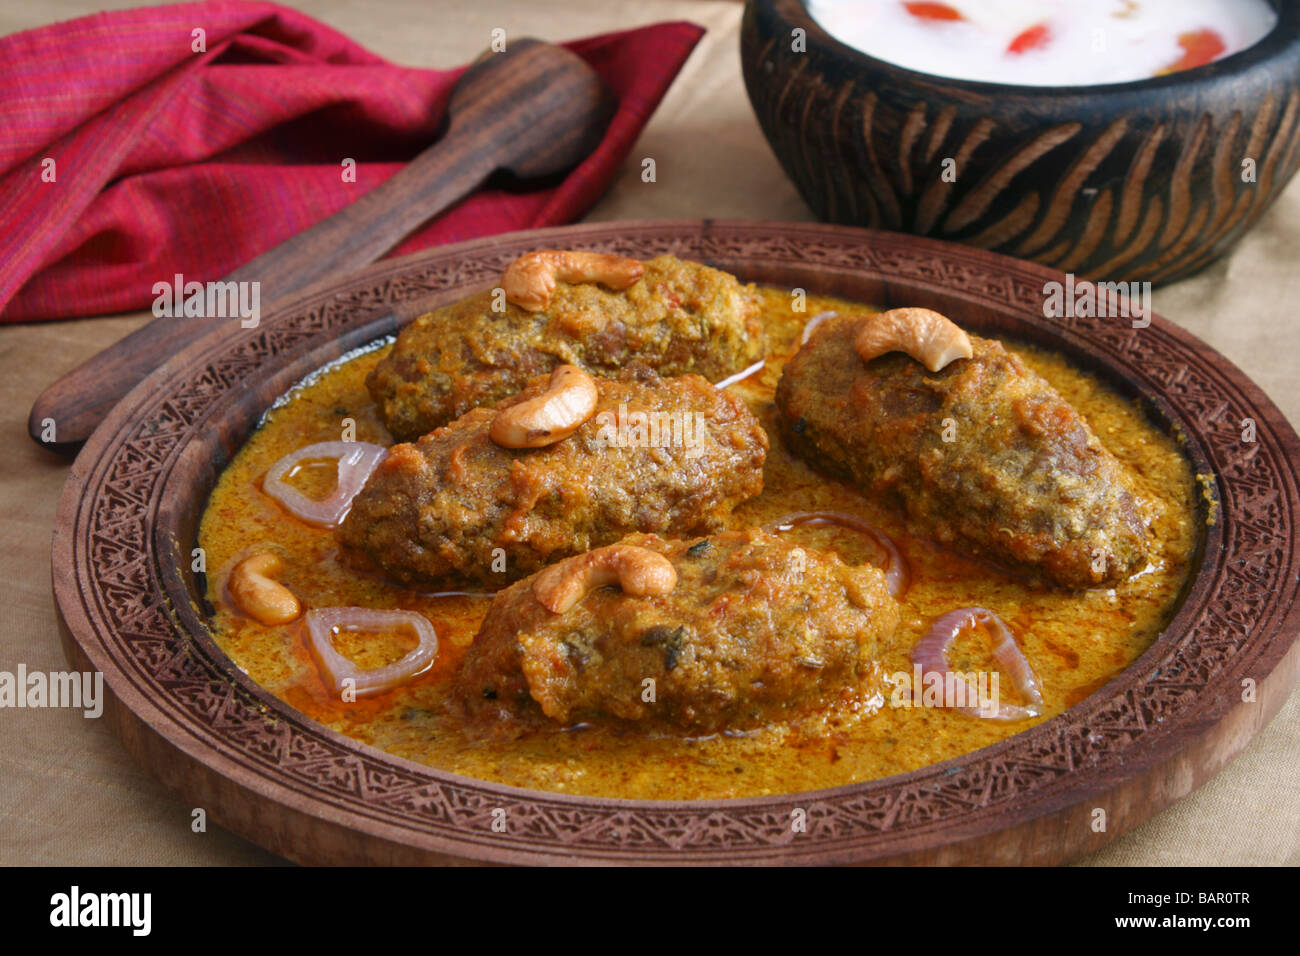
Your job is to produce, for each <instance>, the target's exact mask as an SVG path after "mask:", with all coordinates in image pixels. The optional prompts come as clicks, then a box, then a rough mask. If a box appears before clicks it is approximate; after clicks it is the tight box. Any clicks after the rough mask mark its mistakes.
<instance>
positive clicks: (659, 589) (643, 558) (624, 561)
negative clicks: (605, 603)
mask: <svg viewBox="0 0 1300 956" xmlns="http://www.w3.org/2000/svg"><path fill="white" fill-rule="evenodd" d="M608 584H617V585H618V586H619V587H621V588H622V589H623V590H624V592H626V593H627V594H632V595H635V596H637V597H645V596H648V595H651V594H667V593H668V592H669V591H671V590H672V589H673V588H674V587H676V586H677V569H676V568H674V567H673V564H672V562H671V561H669V560H668V559H667V558H666V557H664V556H663V555H662V554H660V553H659V552H657V551H651V550H650V549H649V548H642V547H640V546H639V545H635V544H611V545H607V546H606V547H603V548H597V549H596V550H594V551H588V552H587V553H586V554H579V555H575V556H574V557H572V558H566V559H565V560H563V561H561V562H559V563H558V564H553V565H551V566H550V567H549V568H547V569H546V570H545V571H543V572H542V573H541V574H539V575H537V577H536V578H535V579H534V580H533V596H534V597H536V598H537V603H539V604H540V605H542V607H544V608H546V610H548V611H550V612H551V613H552V614H563V613H564V612H565V611H567V610H568V609H569V608H571V607H573V605H575V604H577V603H578V602H579V601H581V600H582V598H583V597H584V596H585V595H586V594H587V592H588V591H590V590H592V589H593V588H600V587H605V586H606V585H608Z"/></svg>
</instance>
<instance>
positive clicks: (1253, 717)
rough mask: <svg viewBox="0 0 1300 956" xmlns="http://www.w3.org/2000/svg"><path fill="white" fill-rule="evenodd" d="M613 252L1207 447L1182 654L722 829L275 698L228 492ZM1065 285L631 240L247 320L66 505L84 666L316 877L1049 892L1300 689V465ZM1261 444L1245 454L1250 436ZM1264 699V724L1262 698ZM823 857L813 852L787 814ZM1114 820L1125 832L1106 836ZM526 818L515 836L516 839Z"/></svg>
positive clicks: (215, 798) (528, 242)
mask: <svg viewBox="0 0 1300 956" xmlns="http://www.w3.org/2000/svg"><path fill="white" fill-rule="evenodd" d="M546 247H553V248H554V247H559V248H564V247H576V248H593V249H600V250H604V251H610V252H618V253H621V254H624V255H632V256H637V257H640V258H644V257H649V256H652V255H657V254H660V253H674V254H676V255H678V256H682V257H686V258H692V259H699V260H703V261H705V262H708V263H712V264H714V265H717V266H720V267H722V268H725V269H728V270H731V271H734V272H736V273H737V274H739V275H741V276H742V277H745V278H747V279H752V280H756V281H765V282H770V283H774V284H779V285H782V286H801V287H803V288H805V289H808V290H809V291H815V292H821V293H828V294H835V295H842V296H848V297H850V298H856V299H860V300H864V301H870V302H875V303H879V304H881V305H886V306H888V305H899V304H909V305H920V306H929V307H932V308H936V309H941V310H943V311H944V312H946V313H948V314H949V315H951V316H952V317H953V318H954V319H956V320H957V321H958V322H959V323H961V324H963V325H966V326H969V327H970V328H972V329H975V330H978V331H980V332H982V333H985V334H996V335H1011V336H1015V337H1018V338H1020V339H1022V340H1029V341H1032V342H1036V343H1040V344H1042V345H1044V346H1047V347H1049V348H1053V349H1057V350H1059V351H1061V352H1063V353H1065V354H1067V355H1069V356H1071V357H1072V358H1073V359H1074V360H1075V361H1077V362H1079V363H1080V364H1082V365H1084V366H1086V367H1088V368H1089V369H1092V370H1093V371H1095V372H1096V373H1097V374H1099V375H1101V376H1102V377H1104V378H1105V379H1107V380H1108V381H1110V382H1112V383H1114V384H1115V386H1116V387H1117V388H1119V389H1120V390H1121V391H1122V392H1123V393H1125V394H1126V395H1129V396H1132V397H1133V398H1135V399H1137V400H1139V401H1141V402H1142V403H1143V404H1144V405H1145V406H1146V408H1147V409H1148V411H1149V413H1150V414H1151V416H1152V417H1153V418H1154V420H1155V421H1157V422H1158V423H1160V425H1161V426H1162V427H1164V428H1167V429H1171V430H1174V431H1175V432H1177V433H1179V434H1181V435H1184V436H1186V449H1187V454H1188V455H1189V456H1190V458H1191V460H1192V462H1193V463H1194V465H1195V466H1196V469H1197V471H1198V472H1200V473H1202V474H1205V475H1210V476H1212V478H1211V480H1210V482H1209V484H1208V486H1207V496H1206V500H1205V501H1204V502H1202V511H1203V514H1202V516H1201V517H1202V521H1203V535H1202V542H1201V548H1200V558H1199V562H1198V566H1197V568H1196V571H1195V573H1194V578H1193V579H1192V581H1191V583H1190V585H1189V586H1188V588H1187V591H1186V594H1185V596H1184V598H1183V600H1182V604H1181V607H1180V608H1179V609H1178V611H1177V613H1176V616H1175V617H1174V618H1173V620H1172V621H1171V623H1170V625H1169V627H1168V628H1167V629H1166V630H1165V632H1164V633H1163V634H1162V635H1161V636H1160V638H1159V639H1158V640H1157V641H1156V642H1155V643H1154V645H1153V646H1152V647H1151V648H1150V649H1149V650H1148V651H1147V652H1146V653H1145V654H1144V655H1143V656H1142V657H1141V658H1140V659H1139V660H1138V661H1136V662H1135V663H1134V664H1133V666H1132V667H1130V668H1129V669H1128V670H1126V671H1125V672H1123V673H1122V674H1121V675H1120V676H1119V677H1117V678H1116V679H1115V680H1113V681H1112V682H1111V683H1109V684H1108V685H1106V686H1105V687H1104V688H1103V689H1101V690H1100V691H1098V692H1097V693H1095V694H1094V695H1093V696H1091V697H1089V698H1087V699H1086V700H1084V701H1082V702H1081V703H1079V704H1078V705H1076V706H1075V707H1073V708H1072V709H1071V710H1069V711H1068V712H1067V713H1065V714H1063V715H1061V716H1059V717H1057V718H1056V719H1054V720H1051V721H1048V722H1046V723H1043V724H1041V725H1039V726H1037V727H1034V728H1032V729H1031V730H1028V731H1026V732H1024V733H1021V734H1019V735H1017V736H1015V737H1011V738H1009V739H1007V740H1005V741H1003V742H1001V743H999V744H997V745H995V746H992V747H989V748H986V749H984V750H980V751H977V752H975V753H970V754H967V755H965V756H962V757H957V758H955V759H952V760H948V761H945V762H943V763H940V764H937V765H934V766H930V767H926V768H924V769H921V770H917V771H915V772H912V773H907V774H903V775H900V776H896V777H890V778H888V779H884V780H876V781H872V782H869V783H862V784H857V785H853V786H847V787H840V788H837V789H832V790H824V791H820V792H816V793H800V794H791V795H785V796H773V797H767V798H762V799H739V800H726V801H713V802H662V803H655V802H629V801H619V800H602V799H593V798H587V797H574V796H562V795H557V794H552V793H541V792H532V791H526V790H519V789H513V788H510V787H504V786H500V785H497V784H491V783H484V782H481V781H477V780H471V779H467V778H464V777H457V776H454V775H451V774H448V773H444V772H441V771H438V770H434V769H432V768H429V767H425V766H422V765H419V764H415V763H411V762H408V761H406V760H402V759H400V758H397V757H394V756H391V755H388V754H385V753H382V752H380V751H378V750H374V749H371V748H369V747H367V746H365V745H363V744H361V743H358V742H357V741H354V740H351V739H348V738H346V737H343V736H340V735H339V734H337V733H335V732H333V731H331V730H328V729H326V728H325V727H323V726H321V725H319V724H317V723H315V722H314V721H311V720H309V719H307V718H306V717H304V716H303V715H302V714H300V713H299V712H297V711H295V710H294V709H293V708H291V707H289V706H288V705H286V704H285V703H283V702H281V701H279V700H277V699H276V698H275V697H273V696H272V695H271V694H269V693H267V692H266V691H264V690H262V689H261V688H260V687H258V686H256V685H255V684H253V683H252V682H251V681H249V679H248V678H247V676H246V675H244V673H243V672H242V671H240V670H239V668H237V667H236V666H235V665H234V664H233V663H232V662H231V660H230V659H229V658H228V657H226V655H225V654H223V653H222V652H221V651H220V650H219V649H218V647H217V646H216V644H215V643H214V642H213V640H212V638H211V636H210V634H209V631H208V627H207V624H206V622H205V618H204V613H203V611H202V604H201V601H200V597H201V589H200V585H201V582H197V581H196V580H195V578H194V575H193V574H191V573H190V549H191V548H192V547H193V546H194V544H195V531H196V527H197V524H198V520H199V516H200V515H201V513H202V510H203V507H204V504H205V502H206V499H207V496H208V493H209V491H210V489H211V488H212V486H213V483H214V481H215V479H216V477H217V475H218V474H219V472H220V471H221V469H222V468H223V467H224V466H225V464H226V463H227V462H228V461H229V460H230V458H231V456H232V455H233V454H234V453H235V452H236V450H237V449H238V448H239V447H240V445H241V444H242V443H243V442H244V440H245V439H246V438H247V437H248V435H249V434H250V433H251V431H252V430H253V429H254V428H255V427H256V425H257V422H258V418H259V416H260V415H261V414H262V412H263V410H264V409H265V408H266V407H267V406H268V405H269V404H270V403H271V402H272V401H273V400H274V399H275V398H276V397H277V396H279V395H280V394H282V393H283V392H284V391H285V390H286V389H287V388H289V387H290V386H291V385H292V384H293V383H294V382H296V381H297V380H299V379H300V378H302V377H303V376H304V375H306V374H307V373H308V372H311V371H312V370H314V369H316V368H318V367H319V366H321V365H322V364H324V363H325V362H327V361H329V360H331V359H333V358H334V357H336V356H338V355H340V354H342V353H343V352H345V351H346V350H348V349H350V348H353V347H355V346H356V345H358V344H361V343H363V342H366V341H369V340H371V339H373V338H375V337H377V336H379V335H383V334H386V333H388V332H390V331H391V330H392V329H393V327H394V325H395V320H394V319H393V318H392V317H391V316H386V315H385V313H386V312H387V310H389V309H393V308H398V309H405V310H407V311H408V312H409V311H410V310H411V309H412V308H413V305H414V304H415V303H420V304H422V305H424V306H426V307H427V306H430V305H433V304H435V303H440V302H446V301H450V300H452V299H455V298H458V297H461V296H464V295H466V294H469V293H470V292H473V291H477V290H480V289H483V288H487V287H489V286H490V285H491V284H493V283H495V282H496V281H498V279H499V276H500V274H501V271H502V270H503V269H504V267H505V266H506V264H507V263H509V262H510V261H511V260H513V259H514V258H515V257H516V256H518V255H519V254H520V253H522V252H525V251H528V250H531V249H535V248H546ZM1052 278H1054V274H1053V273H1051V272H1049V271H1048V270H1046V269H1044V268H1042V267H1040V266H1036V265H1033V264H1031V263H1024V262H1018V261H1015V260H1011V259H1006V258H1003V257H1000V256H996V255H993V254H992V253H988V252H984V251H981V250H977V249H971V248H968V247H964V246H957V245H952V244H948V243H942V242H937V241H934V240H929V239H919V238H914V237H909V236H900V235H897V234H891V233H881V232H866V231H862V230H857V229H849V228H844V227H836V226H823V225H784V224H764V223H714V222H708V221H705V222H667V223H609V224H599V225H590V226H575V227H568V228H562V229H547V230H540V231H537V232H530V233H516V234H513V235H509V236H502V237H498V238H493V239H484V240H477V241H474V242H470V243H465V244H461V245H457V246H448V247H444V248H440V249H434V250H430V251H427V252H423V253H419V254H417V255H415V256H411V257H407V258H404V259H398V260H391V261H386V262H383V263H380V264H379V265H377V266H374V267H371V268H370V269H368V270H366V271H365V272H363V273H361V274H358V275H354V276H350V277H346V278H343V279H340V280H339V281H337V282H335V283H333V284H331V285H328V286H317V287H315V288H313V289H310V290H308V291H306V292H304V293H302V294H300V295H299V296H298V297H297V298H295V299H294V300H293V301H292V302H289V303H287V304H286V305H284V306H283V308H281V309H279V310H277V312H276V313H275V314H274V315H270V316H267V317H265V318H264V319H263V321H262V325H261V327H259V328H257V329H247V330H246V329H240V328H238V327H237V323H236V322H233V321H232V325H231V328H230V330H229V331H228V332H225V333H221V332H218V333H215V334H214V335H212V336H209V337H208V338H206V339H204V340H203V341H202V342H199V343H197V344H195V345H194V346H193V347H191V348H189V349H187V350H186V351H185V352H183V353H181V354H180V355H178V356H176V357H175V358H174V359H173V360H172V361H170V362H168V363H167V364H166V365H165V366H164V367H163V368H161V369H159V370H158V371H157V372H156V373H154V374H153V375H152V376H150V377H149V378H148V379H147V380H146V381H145V382H143V383H142V384H141V385H139V386H138V387H137V388H135V389H134V390H133V391H132V392H131V393H130V394H129V395H128V396H127V397H126V398H125V399H124V400H123V402H122V403H121V404H120V405H118V406H117V407H116V408H115V409H114V411H113V412H112V414H111V415H110V416H109V417H108V419H107V420H106V421H105V422H104V424H103V425H102V426H101V427H100V428H99V430H98V431H97V432H96V433H95V434H94V436H93V437H92V438H91V440H90V442H89V443H88V444H87V445H86V447H85V449H84V451H83V452H82V453H81V456H80V457H79V458H78V459H77V461H76V464H75V465H74V466H73V468H72V472H71V475H70V476H69V478H68V482H67V486H66V487H65V488H64V491H63V496H62V498H61V500H60V503H59V511H58V518H57V526H56V530H55V535H54V555H53V567H54V592H55V596H56V599H57V603H58V607H59V611H60V615H61V620H62V621H63V622H64V629H65V630H64V638H65V648H66V652H67V654H68V657H69V660H70V661H71V662H72V663H73V665H74V666H75V667H77V668H87V667H91V666H93V667H96V668H99V669H100V670H101V671H103V673H104V677H105V684H106V687H107V689H108V694H107V695H106V696H107V697H108V701H107V705H106V715H107V716H108V718H109V719H110V721H111V723H112V725H113V726H114V727H115V729H116V731H117V733H118V734H119V735H120V737H121V739H122V740H123V742H124V743H125V745H126V747H127V748H128V750H130V752H131V753H132V754H134V755H135V756H136V757H137V758H138V759H139V760H140V761H141V762H142V763H143V764H144V765H145V766H146V767H147V768H149V769H150V770H151V771H152V772H153V773H154V774H156V775H157V776H158V777H159V778H160V779H161V780H162V781H163V782H164V783H166V784H167V785H169V786H170V787H172V788H173V789H174V790H175V791H176V792H178V793H179V794H181V795H182V796H183V799H184V800H185V801H186V806H201V807H204V808H206V809H207V810H208V813H209V814H210V816H211V817H212V818H214V819H215V820H217V821H219V822H220V823H222V824H223V825H224V826H226V827H228V828H229V829H231V830H234V831H235V832H237V833H240V834H242V835H243V836H245V837H247V838H249V839H251V840H253V841H255V842H257V843H260V844H262V845H263V846H265V847H267V848H268V849H270V850H272V851H274V852H275V853H279V854H281V855H283V856H286V857H289V858H291V859H293V860H298V861H304V862H317V863H319V862H333V863H376V862H379V863H423V862H436V861H445V860H450V859H470V860H477V861H494V862H513V863H571V862H575V861H607V862H619V863H664V864H673V863H675V864H687V863H735V862H746V863H767V862H781V863H811V862H819V863H831V862H834V863H840V862H867V861H893V862H926V863H953V862H963V863H964V862H976V861H979V862H998V863H1045V862H1059V861H1062V860H1068V859H1070V858H1072V857H1074V856H1077V855H1079V854H1081V853H1084V852H1087V851H1090V850H1095V849H1097V848H1098V847H1099V846H1101V845H1102V844H1104V843H1105V842H1107V841H1108V840H1110V839H1112V838H1113V837H1114V836H1116V835H1117V834H1119V833H1123V832H1124V831H1126V830H1128V829H1130V828H1132V827H1133V826H1135V825H1137V824H1138V823H1141V822H1142V821H1143V820H1145V819H1147V818H1148V817H1149V816H1151V815H1152V814H1154V813H1156V812H1158V811H1159V810H1161V809H1162V808H1163V807H1165V806H1167V805H1168V804H1170V803H1171V802H1173V801H1174V800H1177V799H1178V798H1180V797H1182V796H1183V795H1185V794H1186V793H1188V792H1190V791H1191V790H1192V789H1194V788H1195V787H1197V786H1199V785H1200V784H1202V783H1204V782H1205V781H1206V780H1207V779H1209V778H1210V777H1211V776H1212V775H1213V774H1214V773H1215V772H1217V771H1218V770H1219V769H1220V768H1221V767H1222V766H1223V765H1224V764H1225V763H1227V762H1228V760H1230V759H1231V758H1232V757H1233V756H1234V755H1235V754H1236V753H1237V752H1238V751H1239V750H1240V749H1241V748H1242V747H1244V746H1245V744H1246V742H1247V741H1248V740H1249V739H1250V738H1251V737H1252V736H1253V735H1254V734H1255V733H1256V732H1257V731H1258V730H1259V729H1260V728H1262V727H1263V726H1264V725H1265V724H1267V723H1268V721H1269V720H1270V719H1271V718H1272V717H1273V715H1274V714H1275V713H1276V711H1277V709H1278V708H1279V707H1280V706H1281V704H1282V702H1283V700H1284V699H1285V698H1286V696H1287V694H1288V693H1289V691H1290V690H1291V688H1292V686H1293V685H1294V683H1295V679H1296V673H1297V664H1298V662H1300V644H1297V642H1296V640H1295V638H1296V634H1297V631H1298V630H1300V601H1298V600H1297V592H1300V575H1298V573H1297V572H1298V571H1300V563H1298V561H1297V558H1298V557H1300V554H1298V552H1300V543H1298V539H1300V535H1297V529H1296V521H1297V517H1298V516H1300V507H1298V506H1300V494H1298V492H1297V479H1296V462H1297V459H1298V458H1300V439H1297V437H1296V434H1295V432H1294V431H1293V430H1292V429H1291V427H1290V425H1288V424H1287V422H1286V421H1285V420H1284V418H1283V417H1282V415H1281V413H1280V412H1279V411H1278V410H1277V409H1276V408H1275V407H1274V406H1273V405H1272V403H1270V402H1269V401H1268V399H1267V398H1266V397H1265V396H1264V395H1263V394H1262V393H1261V392H1260V390H1259V389H1258V388H1256V387H1255V386H1254V385H1253V384H1251V382H1250V381H1249V380H1248V379H1247V378H1246V377H1245V376H1244V375H1243V374H1242V373H1241V372H1240V371H1238V370H1237V369H1236V368H1234V367H1233V366H1232V365H1231V364H1230V363H1229V362H1228V361H1227V360H1226V359H1224V358H1223V357H1222V356H1221V355H1219V354H1217V353H1216V352H1215V351H1213V350H1212V349H1210V348H1209V347H1208V346H1206V345H1205V344H1204V343H1202V342H1200V341H1198V340H1197V339H1195V338H1194V337H1193V336H1191V335H1190V334H1188V333H1187V332H1185V331H1183V330H1182V329H1180V328H1179V327H1178V326H1176V325H1174V324H1172V323H1169V322H1166V321H1165V320H1163V319H1160V318H1159V317H1157V318H1155V319H1154V320H1153V322H1152V324H1151V326H1150V327H1149V328H1145V329H1134V328H1132V326H1131V324H1130V323H1129V322H1127V321H1123V322H1121V321H1116V320H1107V319H1077V320H1072V321H1070V322H1057V321H1050V320H1047V319H1044V318H1043V315H1042V309H1041V307H1040V302H1041V290H1042V287H1043V284H1044V282H1045V281H1046V280H1048V279H1052ZM1245 418H1252V419H1254V421H1255V423H1256V438H1257V440H1256V441H1255V442H1253V443H1243V442H1242V434H1241V422H1242V420H1243V419H1245ZM1246 680H1250V681H1252V682H1253V683H1254V685H1255V688H1256V690H1255V694H1254V697H1253V699H1252V701H1251V702H1246V701H1243V693H1242V688H1243V681H1246ZM796 807H798V808H802V809H804V810H805V811H806V814H807V832H806V833H793V832H792V831H791V826H790V822H791V811H792V810H793V809H794V808H796ZM1095 808H1102V809H1104V810H1105V811H1106V815H1107V825H1106V829H1105V831H1104V832H1097V831H1095V830H1094V827H1093V821H1094V815H1093V811H1094V809H1095ZM497 809H505V810H506V812H507V817H506V819H507V821H508V832H506V833H494V832H493V829H492V823H493V820H494V819H495V817H494V814H493V811H494V810H497Z"/></svg>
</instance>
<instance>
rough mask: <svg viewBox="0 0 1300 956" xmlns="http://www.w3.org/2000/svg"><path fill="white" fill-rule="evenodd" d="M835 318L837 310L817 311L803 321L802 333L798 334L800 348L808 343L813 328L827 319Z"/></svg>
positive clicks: (837, 314) (837, 316)
mask: <svg viewBox="0 0 1300 956" xmlns="http://www.w3.org/2000/svg"><path fill="white" fill-rule="evenodd" d="M836 318H839V313H838V312H818V313H817V314H816V315H814V316H813V317H812V318H811V319H809V320H808V321H807V322H805V323H804V325H803V334H802V335H801V336H799V347H800V348H802V347H803V346H805V345H807V344H808V339H810V338H811V337H812V334H813V330H814V329H816V328H817V326H819V325H821V324H822V323H823V322H825V321H826V320H827V319H836Z"/></svg>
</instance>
